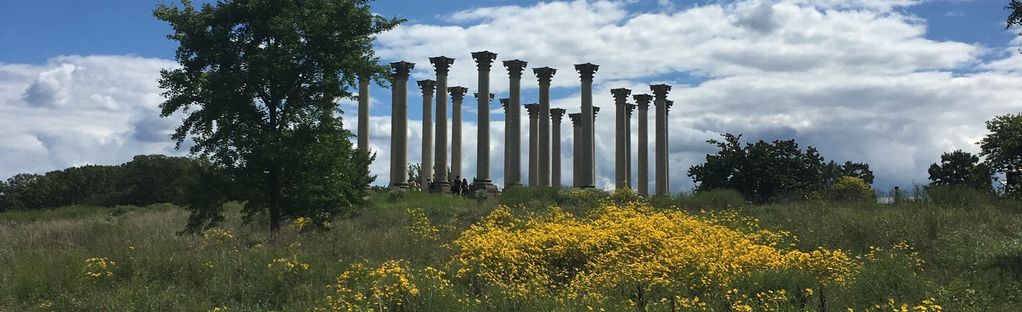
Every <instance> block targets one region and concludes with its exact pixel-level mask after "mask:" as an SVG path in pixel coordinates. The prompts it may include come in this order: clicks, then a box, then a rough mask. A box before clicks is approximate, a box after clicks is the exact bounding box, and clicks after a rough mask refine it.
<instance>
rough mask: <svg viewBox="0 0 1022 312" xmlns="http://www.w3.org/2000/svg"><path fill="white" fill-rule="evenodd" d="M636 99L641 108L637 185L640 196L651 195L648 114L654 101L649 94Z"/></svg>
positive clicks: (635, 96)
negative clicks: (651, 102) (650, 104)
mask: <svg viewBox="0 0 1022 312" xmlns="http://www.w3.org/2000/svg"><path fill="white" fill-rule="evenodd" d="M632 98H633V99H635V103H636V106H637V107H638V108H639V117H638V119H639V133H638V136H639V146H638V152H637V153H638V155H636V156H637V157H639V161H638V163H637V164H636V165H637V168H636V171H637V172H636V175H638V177H637V178H636V181H635V184H636V186H637V187H636V188H637V189H638V191H639V195H643V196H648V195H649V122H648V119H649V118H648V114H647V112H648V111H649V102H650V101H652V100H653V96H652V95H649V94H636V95H633V96H632Z"/></svg>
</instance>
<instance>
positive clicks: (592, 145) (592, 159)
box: [583, 106, 600, 188]
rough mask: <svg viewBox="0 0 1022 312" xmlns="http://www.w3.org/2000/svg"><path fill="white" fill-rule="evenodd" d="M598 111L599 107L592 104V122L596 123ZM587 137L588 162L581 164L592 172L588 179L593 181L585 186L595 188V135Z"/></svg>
mask: <svg viewBox="0 0 1022 312" xmlns="http://www.w3.org/2000/svg"><path fill="white" fill-rule="evenodd" d="M599 113H600V107H599V106H593V124H595V123H596V115H598V114H599ZM588 139H589V152H590V153H589V158H588V161H589V163H588V164H583V166H584V168H588V169H591V171H589V172H590V174H592V175H591V176H590V177H592V178H591V179H590V180H591V181H593V183H592V184H593V186H587V187H588V188H595V187H596V136H595V135H593V136H590V137H588Z"/></svg>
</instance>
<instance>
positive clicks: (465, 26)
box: [378, 0, 1022, 191]
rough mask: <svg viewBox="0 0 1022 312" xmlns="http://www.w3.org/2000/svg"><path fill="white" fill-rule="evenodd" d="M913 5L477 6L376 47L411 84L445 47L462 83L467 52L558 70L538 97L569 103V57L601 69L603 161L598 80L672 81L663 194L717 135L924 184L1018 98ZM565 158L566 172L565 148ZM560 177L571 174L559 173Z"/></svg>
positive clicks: (499, 81)
mask: <svg viewBox="0 0 1022 312" xmlns="http://www.w3.org/2000/svg"><path fill="white" fill-rule="evenodd" d="M919 2H920V1H915V0H889V1H875V0H870V1H830V0H779V1H768V0H750V1H733V2H727V3H715V4H705V5H696V6H691V7H687V8H684V9H680V10H673V9H668V10H663V11H658V12H643V11H640V10H637V9H634V8H633V4H630V3H628V2H611V1H595V2H589V1H571V2H550V3H539V4H535V5H528V6H499V7H485V8H474V9H469V10H464V11H459V12H454V13H452V14H450V15H449V16H447V21H449V22H450V23H449V24H444V25H429V24H410V25H402V26H400V27H398V28H397V29H395V30H393V31H391V32H388V33H386V34H383V35H381V36H380V38H379V39H380V40H379V43H378V48H379V49H378V51H379V53H380V55H381V56H383V57H384V58H386V59H391V60H409V61H413V62H419V63H420V65H419V68H418V69H417V70H416V72H415V75H416V77H418V78H429V77H432V76H433V73H432V70H431V68H430V66H429V65H428V62H425V60H426V59H427V58H428V57H430V56H436V55H447V56H452V57H456V58H458V61H456V64H455V66H454V67H453V68H452V70H451V80H452V81H458V82H464V83H463V84H464V85H468V86H473V85H474V83H471V82H474V81H475V74H476V73H475V66H474V63H473V62H472V60H471V58H469V57H468V54H469V53H470V52H472V51H479V50H490V51H494V52H497V53H498V54H499V57H498V59H500V60H503V59H513V58H521V59H524V60H526V61H528V62H529V63H530V67H539V66H551V67H554V68H558V69H560V70H559V72H558V75H556V76H555V77H554V81H553V86H554V92H555V94H558V95H559V96H555V98H553V99H552V103H553V106H554V107H563V108H566V109H568V111H569V112H577V111H578V109H579V107H578V106H579V94H578V93H577V92H578V85H579V81H578V76H577V74H575V73H574V71H573V70H572V65H573V64H576V63H583V62H593V63H596V64H600V65H601V67H600V71H599V72H598V73H597V76H596V82H595V83H596V85H595V87H594V103H595V104H596V105H597V106H602V107H604V110H603V113H601V114H600V115H599V116H598V117H597V123H596V124H597V127H598V128H597V131H596V134H595V135H596V140H597V142H598V144H597V155H613V150H612V149H613V143H612V142H613V138H614V134H613V114H612V112H613V109H612V106H613V99H612V97H611V96H610V92H609V90H610V89H612V88H617V87H626V88H631V89H633V93H650V91H649V87H648V85H649V84H652V83H668V84H672V85H674V86H675V87H674V90H673V91H672V92H671V94H670V98H671V99H673V100H675V101H676V102H677V105H675V107H674V108H673V109H672V113H671V115H670V123H671V130H670V131H671V135H670V140H671V142H670V144H671V148H670V151H671V156H670V162H671V164H670V168H671V171H672V172H671V180H672V181H671V186H672V189H673V190H675V191H679V190H685V189H690V188H691V187H692V186H693V185H692V182H691V180H690V179H689V178H688V177H687V176H685V169H687V168H688V167H689V166H691V165H693V164H697V163H700V162H702V161H703V157H704V156H705V154H706V153H709V152H712V151H713V147H712V146H710V145H709V144H706V143H705V140H707V139H710V138H715V137H717V136H718V135H719V134H720V133H723V132H732V133H744V134H745V138H747V139H750V140H752V139H768V140H770V139H789V138H794V139H796V140H798V141H799V142H800V143H802V145H803V146H805V145H813V146H816V147H818V148H820V150H821V151H822V152H823V153H824V156H825V157H827V158H829V159H835V160H839V161H843V160H853V161H867V162H870V163H871V164H872V165H873V168H874V170H875V171H877V175H878V177H879V179H878V182H879V186H880V187H884V188H886V187H889V186H890V185H893V184H903V185H904V184H911V183H922V182H925V181H926V173H925V172H926V166H928V165H929V164H930V163H932V162H933V161H935V160H936V159H937V158H938V157H939V154H940V153H941V152H944V151H947V150H951V149H957V148H962V149H966V150H972V151H975V150H976V146H975V144H974V143H975V142H976V141H978V139H979V138H981V137H982V136H983V134H984V133H985V129H984V128H983V121H985V120H987V119H990V118H992V117H993V116H995V115H998V114H1004V113H1010V112H1013V110H1017V108H1016V106H1012V102H1011V99H1012V98H1017V97H1018V95H1020V94H1019V91H1016V90H1015V89H1016V88H1015V87H1014V86H1017V85H1019V83H1022V78H1020V77H1019V76H1017V75H1016V74H1015V73H1016V72H1017V70H1016V69H1017V68H1019V66H1022V65H1019V64H1022V61H1019V60H1020V59H1022V58H1020V57H1018V56H1017V53H1007V54H1005V55H1004V57H1003V58H996V60H995V61H992V62H989V63H984V62H983V61H982V60H981V59H982V58H981V57H983V56H987V55H989V54H988V53H991V51H988V50H987V49H986V48H984V47H982V46H978V45H973V44H969V43H963V42H954V41H939V40H933V39H929V38H927V37H926V27H927V25H926V21H925V20H922V19H920V18H918V17H916V16H912V15H910V14H908V13H905V12H903V10H898V9H899V8H904V7H907V6H911V5H915V4H918V3H919ZM660 4H661V5H663V6H662V7H661V8H663V7H664V6H667V5H669V4H670V3H669V2H663V1H661V2H660ZM568 16H570V17H571V18H564V17H568ZM491 77H493V79H494V80H493V82H491V85H492V88H494V90H495V92H498V93H504V92H506V89H507V84H506V82H505V81H506V78H505V77H506V72H504V71H503V69H502V68H499V67H497V66H495V68H494V73H493V74H492V75H491ZM531 78H533V77H531V75H528V74H526V75H525V78H524V79H523V87H524V88H525V90H526V91H525V92H524V96H525V97H526V98H530V99H534V98H535V95H534V94H535V92H536V91H535V90H536V82H535V79H531ZM650 118H652V114H651V115H650ZM564 124H565V125H564V126H563V127H564V128H563V129H562V133H563V134H564V138H562V140H563V144H564V146H565V147H564V149H565V150H570V149H571V148H570V142H571V139H570V135H571V128H570V122H565V123H564ZM636 124H637V122H636V121H634V120H633V122H632V126H633V136H635V135H636V133H637V130H636V129H635V127H636ZM650 124H651V126H652V123H650ZM526 126H527V123H525V124H524V125H523V127H526ZM523 130H526V131H527V127H526V129H523ZM650 130H651V131H652V130H653V129H650ZM527 137H528V136H527V133H524V134H523V138H527ZM494 138H497V137H496V136H494ZM636 141H637V138H633V144H635V143H634V142H636ZM651 144H652V140H651ZM634 148H635V147H634V146H633V149H634ZM650 148H652V146H650ZM633 153H634V150H633ZM565 156H566V158H565V160H564V164H565V166H566V167H570V158H567V157H570V151H567V152H565ZM650 161H651V162H652V160H650ZM613 163H614V162H613V159H611V158H609V157H600V156H598V157H597V171H598V175H599V178H598V186H599V187H603V188H611V187H612V185H611V184H612V183H611V181H612V177H611V175H613ZM493 167H494V168H499V166H497V165H494V166H493ZM633 170H634V164H633ZM497 171H499V170H497ZM497 174H499V173H497ZM565 176H566V178H565V180H566V182H565V183H566V184H568V183H570V170H566V174H565Z"/></svg>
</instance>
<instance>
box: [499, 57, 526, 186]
mask: <svg viewBox="0 0 1022 312" xmlns="http://www.w3.org/2000/svg"><path fill="white" fill-rule="evenodd" d="M527 65H528V63H527V62H525V61H522V60H510V61H504V68H506V69H507V73H508V76H509V78H510V86H509V90H508V93H509V94H508V96H510V102H509V105H510V107H508V110H507V118H509V119H510V122H509V123H506V124H507V126H508V128H505V129H504V131H505V132H507V133H510V134H511V136H509V137H508V138H509V139H508V140H507V142H505V143H504V144H506V145H505V147H504V148H505V149H507V154H508V155H510V161H505V162H506V163H507V164H508V168H505V169H504V184H505V185H508V186H511V185H521V184H522V102H521V101H522V99H521V97H522V71H523V70H525V66H527Z"/></svg>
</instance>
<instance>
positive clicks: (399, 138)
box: [390, 61, 415, 188]
mask: <svg viewBox="0 0 1022 312" xmlns="http://www.w3.org/2000/svg"><path fill="white" fill-rule="evenodd" d="M390 67H391V68H393V70H394V71H393V81H392V83H393V90H394V92H392V96H393V99H392V101H391V117H390V120H391V122H390V124H391V126H390V186H391V187H395V188H406V187H408V167H407V166H408V73H409V72H410V71H411V70H412V68H414V67H415V63H409V62H404V61H402V62H394V63H390Z"/></svg>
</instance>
